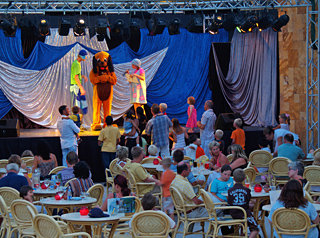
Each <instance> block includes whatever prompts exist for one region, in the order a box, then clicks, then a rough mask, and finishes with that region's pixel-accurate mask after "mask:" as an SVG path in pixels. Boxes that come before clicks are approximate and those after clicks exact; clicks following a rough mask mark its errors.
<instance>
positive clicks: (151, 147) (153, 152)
mask: <svg viewBox="0 0 320 238" xmlns="http://www.w3.org/2000/svg"><path fill="white" fill-rule="evenodd" d="M158 154H159V152H158V148H157V146H155V145H149V147H148V155H149V156H147V157H146V158H149V157H152V158H154V157H157V158H159V159H162V158H161V157H160V155H158Z"/></svg>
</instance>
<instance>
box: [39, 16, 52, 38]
mask: <svg viewBox="0 0 320 238" xmlns="http://www.w3.org/2000/svg"><path fill="white" fill-rule="evenodd" d="M39 34H40V36H48V35H50V26H49V24H48V21H47V20H46V19H41V20H40V23H39Z"/></svg>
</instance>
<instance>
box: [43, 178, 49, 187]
mask: <svg viewBox="0 0 320 238" xmlns="http://www.w3.org/2000/svg"><path fill="white" fill-rule="evenodd" d="M44 185H45V186H46V188H48V187H49V186H50V180H49V179H46V180H44Z"/></svg>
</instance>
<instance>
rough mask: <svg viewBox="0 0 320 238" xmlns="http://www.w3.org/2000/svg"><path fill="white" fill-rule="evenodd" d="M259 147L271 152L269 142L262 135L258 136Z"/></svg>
mask: <svg viewBox="0 0 320 238" xmlns="http://www.w3.org/2000/svg"><path fill="white" fill-rule="evenodd" d="M259 148H260V150H265V151H268V152H270V153H271V150H270V148H269V142H268V141H267V140H266V139H265V138H264V137H260V138H259Z"/></svg>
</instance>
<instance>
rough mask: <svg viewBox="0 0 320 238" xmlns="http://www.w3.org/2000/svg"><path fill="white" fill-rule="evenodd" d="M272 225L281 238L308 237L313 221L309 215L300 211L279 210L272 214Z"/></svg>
mask: <svg viewBox="0 0 320 238" xmlns="http://www.w3.org/2000/svg"><path fill="white" fill-rule="evenodd" d="M272 224H273V226H274V228H275V230H276V232H277V234H278V235H279V236H280V237H281V236H282V235H285V234H288V235H292V236H294V235H305V237H307V236H308V233H309V230H310V226H311V221H310V218H309V216H308V215H307V213H305V212H304V211H302V210H300V209H287V208H278V209H277V210H276V211H275V212H274V213H273V214H272Z"/></svg>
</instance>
